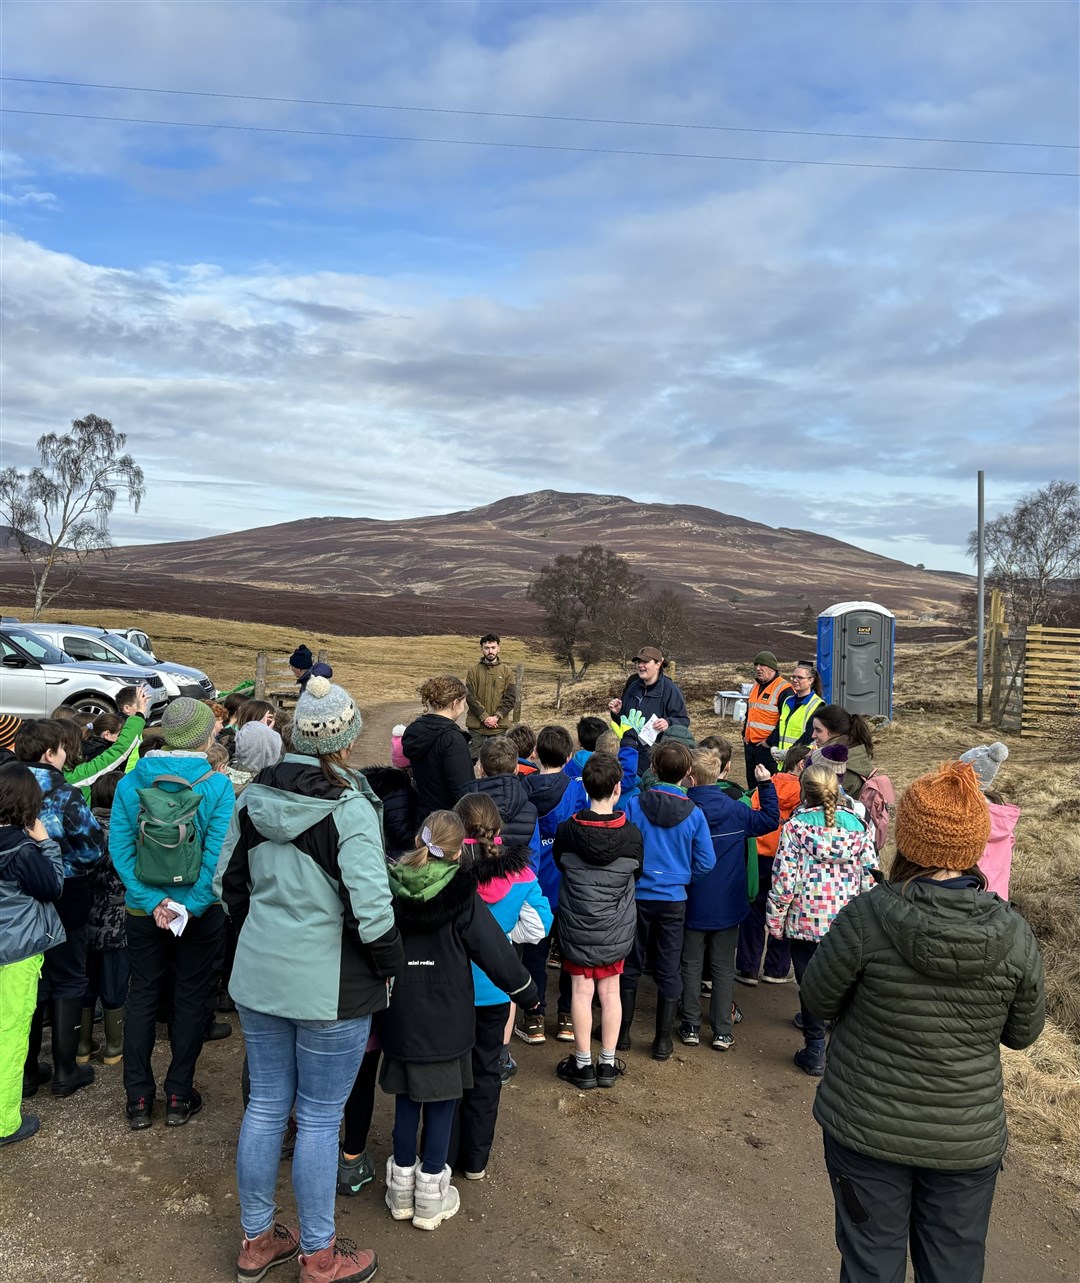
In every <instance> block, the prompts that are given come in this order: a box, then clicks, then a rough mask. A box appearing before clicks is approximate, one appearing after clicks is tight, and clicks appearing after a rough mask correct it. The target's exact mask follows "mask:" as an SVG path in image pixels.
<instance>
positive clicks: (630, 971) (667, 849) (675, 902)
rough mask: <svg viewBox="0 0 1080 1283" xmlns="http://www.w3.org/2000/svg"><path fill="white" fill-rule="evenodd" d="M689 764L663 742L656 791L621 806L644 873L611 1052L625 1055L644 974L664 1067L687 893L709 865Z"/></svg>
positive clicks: (656, 762) (685, 753) (656, 1051)
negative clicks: (639, 845)
mask: <svg viewBox="0 0 1080 1283" xmlns="http://www.w3.org/2000/svg"><path fill="white" fill-rule="evenodd" d="M693 760H694V759H693V756H692V754H691V752H690V750H689V749H688V748H687V747H686V745H685V744H680V743H679V742H678V741H677V740H671V739H668V738H667V737H665V738H664V739H663V740H661V742H660V743H659V744H657V745H656V746H655V747H654V748H653V752H652V762H651V765H652V770H653V771H654V772H655V774H656V778H657V783H656V784H655V785H654V786H653V787H652V788H651V789H647V790H646V791H645V792H644V793H641V794H639V795H638V796H637V797H632V798H630V800H629V801H628V802H627V803H626V806H625V808H624V809H625V814H626V818H627V821H628V822H629V823H631V824H636V825H637V826H638V828H639V829H640V830H641V835H642V839H643V841H644V846H645V865H644V870H643V872H642V874H641V878H640V880H639V881H638V885H637V914H638V922H637V937H636V939H635V941H634V948H633V951H632V952H631V954H630V956H629V958H627V960H626V967H625V969H624V971H623V979H622V984H621V986H620V990H621V997H622V1008H623V1018H622V1027H621V1029H620V1031H619V1042H618V1048H619V1050H620V1051H626V1050H628V1049H629V1047H630V1026H631V1023H632V1022H633V1019H634V1005H635V1003H636V1001H637V987H638V982H639V980H640V979H641V974H642V972H643V971H645V970H646V969H650V970H651V971H652V974H653V976H654V978H655V980H656V989H657V1001H656V1037H655V1039H654V1040H653V1046H652V1055H653V1059H654V1060H668V1059H669V1058H670V1056H671V1053H672V1051H673V1050H674V1046H673V1044H672V1041H671V1025H672V1022H673V1021H674V1019H675V1012H676V1009H677V1008H678V1005H679V998H680V997H681V996H682V969H681V960H682V946H683V930H684V926H685V918H686V892H687V887H689V885H690V884H691V882H695V881H697V880H698V879H700V878H703V877H704V876H705V875H706V874H707V873H708V872H709V871H710V870H711V869H712V868H713V866H714V865H715V864H716V855H715V853H714V852H713V845H712V841H711V839H710V837H709V825H708V823H707V821H706V819H705V816H704V814H703V813H702V812H701V810H699V808H698V807H696V806H695V805H694V803H693V802H691V801H690V799H689V798H688V797H687V796H686V790H685V789H684V788H683V782H684V781H685V780H686V779H687V777H688V776H689V773H690V768H691V766H692V765H693Z"/></svg>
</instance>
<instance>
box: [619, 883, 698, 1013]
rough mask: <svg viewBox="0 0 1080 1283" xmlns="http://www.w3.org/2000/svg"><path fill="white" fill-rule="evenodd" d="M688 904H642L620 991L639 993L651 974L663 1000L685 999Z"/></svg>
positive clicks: (676, 901) (641, 901)
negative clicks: (643, 978) (640, 983)
mask: <svg viewBox="0 0 1080 1283" xmlns="http://www.w3.org/2000/svg"><path fill="white" fill-rule="evenodd" d="M685 922H686V901H685V900H639V901H638V902H637V935H636V937H635V939H634V947H633V948H632V949H631V950H630V956H629V957H628V958H627V959H626V966H625V967H624V968H623V974H622V981H621V982H620V988H623V989H636V988H637V986H638V981H639V980H640V979H641V976H642V973H643V972H645V971H651V972H652V974H653V979H654V980H655V981H656V991H657V993H658V994H659V995H660V997H661V998H681V997H682V946H683V927H684V925H685Z"/></svg>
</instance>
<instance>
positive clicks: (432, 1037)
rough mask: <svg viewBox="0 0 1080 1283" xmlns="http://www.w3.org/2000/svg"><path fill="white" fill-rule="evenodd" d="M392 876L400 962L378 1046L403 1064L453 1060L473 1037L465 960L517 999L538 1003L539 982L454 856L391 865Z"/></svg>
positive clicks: (469, 973) (469, 980)
mask: <svg viewBox="0 0 1080 1283" xmlns="http://www.w3.org/2000/svg"><path fill="white" fill-rule="evenodd" d="M389 875H390V889H391V891H392V892H393V896H394V920H395V922H396V923H397V928H398V930H399V931H400V933H401V941H402V945H403V946H404V950H405V963H404V966H403V967H402V968H401V970H400V972H399V973H398V977H397V980H396V981H395V982H394V992H393V995H392V996H391V999H390V1006H389V1007H388V1008H387V1010H386V1013H385V1015H384V1016H383V1017H382V1041H383V1049H384V1051H385V1052H386V1053H387V1055H389V1056H393V1057H394V1058H395V1059H397V1060H402V1061H404V1062H405V1063H406V1064H429V1063H439V1062H441V1061H447V1060H457V1059H458V1058H459V1057H460V1056H464V1055H465V1053H466V1052H468V1051H470V1050H471V1049H472V1047H473V1044H474V1043H475V1041H476V1011H475V1006H474V991H473V978H472V967H471V966H470V965H469V964H470V963H472V962H475V963H476V964H477V966H479V967H480V968H481V969H482V970H483V971H484V972H485V974H486V975H487V976H488V977H489V978H490V979H491V981H492V982H493V983H494V984H495V985H496V987H497V988H499V989H501V990H502V991H503V992H504V993H507V994H509V996H510V1000H511V1001H512V1002H516V1003H517V1004H518V1005H519V1006H522V1007H530V1006H532V1005H533V1003H535V1001H536V985H535V984H533V981H532V977H531V976H530V975H529V973H528V971H526V970H525V968H524V966H522V963H521V959H520V958H519V957H518V956H517V953H516V951H515V950H514V946H513V945H512V944H511V943H510V941H509V940H507V938H506V934H505V932H504V931H503V929H502V927H501V926H499V924H498V922H496V921H495V918H494V916H493V914H492V912H491V910H490V909H489V908H488V907H487V905H486V904H484V902H483V901H482V900H481V899H480V897H479V895H477V893H476V883H475V882H474V881H473V879H472V878H471V877H469V875H468V873H467V872H463V871H462V870H461V869H460V867H459V866H458V865H457V864H456V863H452V862H450V861H446V860H429V861H428V863H427V864H426V865H425V866H424V867H423V868H420V869H415V868H411V867H410V866H409V865H405V864H394V865H391V866H390V870H389Z"/></svg>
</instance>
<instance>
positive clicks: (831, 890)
mask: <svg viewBox="0 0 1080 1283" xmlns="http://www.w3.org/2000/svg"><path fill="white" fill-rule="evenodd" d="M876 863H877V850H876V848H875V846H874V835H873V833H872V832H871V831H870V830H869V829H868V828H867V826H866V825H865V824H864V823H863V822H862V820H860V819H859V817H858V816H857V815H856V814H855V813H854V812H853V811H846V810H843V809H841V808H838V809H837V811H836V815H835V816H834V817H833V823H832V825H831V826H830V827H829V828H826V827H825V814H824V812H823V811H822V809H821V807H816V808H810V807H801V808H800V809H799V810H797V811H796V812H795V813H794V815H792V817H791V819H790V820H788V822H787V823H786V824H785V825H784V831H783V836H782V837H781V838H780V850H779V851H777V853H776V859H775V860H774V861H773V867H772V886H771V887H770V888H769V898H768V901H767V903H766V906H765V926H766V929H767V930H768V932H769V934H770V935H772V936H775V937H777V938H783V937H784V936H786V937H787V938H788V939H789V940H810V941H814V940H820V939H821V938H822V937H823V936H824V935H825V933H826V931H828V929H829V927H830V926H831V925H832V921H833V919H834V918H835V917H836V915H837V914H838V913H839V912H840V910H841V909H842V908H843V907H844V905H845V904H847V902H848V901H849V900H852V899H854V898H855V896H857V895H858V894H859V893H860V892H861V891H870V890H871V889H872V888H873V886H874V875H873V869H874V865H875V864H876ZM811 1010H813V1008H811Z"/></svg>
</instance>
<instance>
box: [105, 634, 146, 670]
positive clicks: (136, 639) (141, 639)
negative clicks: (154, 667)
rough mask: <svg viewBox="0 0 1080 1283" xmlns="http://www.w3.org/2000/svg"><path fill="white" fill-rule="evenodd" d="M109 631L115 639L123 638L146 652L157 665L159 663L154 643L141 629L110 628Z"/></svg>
mask: <svg viewBox="0 0 1080 1283" xmlns="http://www.w3.org/2000/svg"><path fill="white" fill-rule="evenodd" d="M108 631H109V632H110V633H111V634H112V635H113V636H114V637H123V638H124V640H125V641H129V642H131V643H132V645H134V646H138V648H139V649H140V650H142V651H145V652H146V653H147V654H148V655H149V656H150V658H151V659H152V660H153V661H154V662H155V663H156V662H157V655H155V654H154V643H153V642H152V641H151V640H150V638H149V637H147V635H146V634H145V633H144V632H143V630H142V629H141V628H110V629H108Z"/></svg>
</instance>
